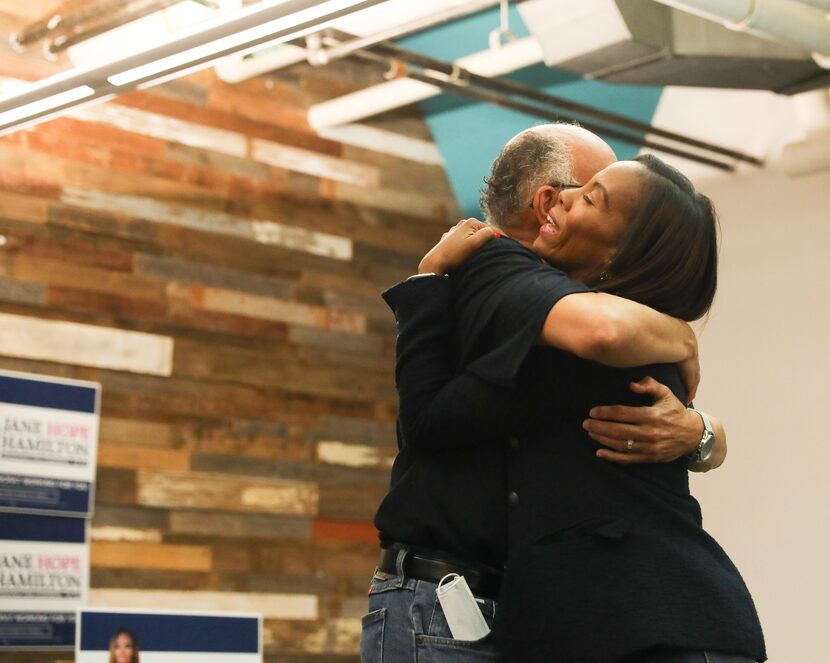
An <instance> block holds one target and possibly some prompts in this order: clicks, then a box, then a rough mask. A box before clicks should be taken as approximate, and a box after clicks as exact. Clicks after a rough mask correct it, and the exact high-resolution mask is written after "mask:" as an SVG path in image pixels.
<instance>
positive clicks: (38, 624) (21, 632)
mask: <svg viewBox="0 0 830 663" xmlns="http://www.w3.org/2000/svg"><path fill="white" fill-rule="evenodd" d="M88 589H89V545H88V541H87V521H86V520H83V519H81V518H63V517H55V516H35V515H28V514H19V513H0V606H2V612H0V648H7V649H47V648H59V649H72V648H73V647H74V645H75V626H76V624H75V611H76V610H77V609H78V608H79V607H80V606H82V605H83V604H84V603H85V602H86V598H87V593H88Z"/></svg>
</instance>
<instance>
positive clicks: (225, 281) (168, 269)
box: [135, 253, 293, 299]
mask: <svg viewBox="0 0 830 663" xmlns="http://www.w3.org/2000/svg"><path fill="white" fill-rule="evenodd" d="M135 273H136V274H137V275H139V276H152V277H156V278H161V279H166V280H170V281H180V282H182V283H191V284H198V285H202V286H211V287H215V288H224V289H226V290H239V291H242V292H248V293H250V294H253V295H263V296H267V297H279V298H282V299H285V298H288V297H290V296H291V295H292V292H293V283H292V282H291V281H290V280H289V279H286V278H278V277H272V276H263V275H260V274H251V273H250V272H244V271H241V270H238V269H228V268H224V267H221V266H218V265H214V264H207V263H196V262H193V261H190V260H181V259H178V258H171V257H168V256H157V255H149V254H145V253H139V254H137V255H136V256H135Z"/></svg>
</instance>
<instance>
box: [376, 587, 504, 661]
mask: <svg viewBox="0 0 830 663" xmlns="http://www.w3.org/2000/svg"><path fill="white" fill-rule="evenodd" d="M437 588H438V585H437V584H436V583H432V582H426V581H423V580H415V579H414V578H406V577H404V576H403V575H390V574H386V573H382V572H377V573H375V576H374V577H373V578H372V584H371V587H370V588H369V612H368V613H367V614H366V615H364V617H363V631H362V633H361V636H360V660H361V663H416V661H417V663H494V662H495V661H498V660H499V659H498V657H497V656H496V652H495V650H494V649H493V645H492V634H490V635H486V636H485V637H483V638H482V639H481V640H474V641H470V640H455V639H453V637H452V635H451V634H450V629H449V626H448V625H447V620H446V619H445V617H444V612H443V610H441V604H440V603H439V602H438V597H437V595H436V593H435V590H436V589H437ZM476 600H477V601H478V604H479V607H480V608H481V613H482V614H483V615H484V618H485V620H487V623H488V624H489V625H490V626H491V627H492V625H493V617H494V615H495V613H496V602H495V601H492V600H490V599H479V598H477V599H476Z"/></svg>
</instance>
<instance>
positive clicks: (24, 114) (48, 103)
mask: <svg viewBox="0 0 830 663" xmlns="http://www.w3.org/2000/svg"><path fill="white" fill-rule="evenodd" d="M93 94H95V90H93V89H92V88H91V87H89V85H79V86H78V87H75V88H72V89H71V90H67V91H66V92H58V94H53V95H52V96H49V97H45V98H43V99H38V100H37V101H32V102H29V103H28V104H23V105H22V106H18V107H17V108H12V109H11V110H7V111H5V112H4V113H0V127H2V126H5V125H7V124H11V123H13V122H19V121H20V120H24V119H26V118H29V117H33V116H35V115H40V114H41V113H45V112H46V111H50V110H52V109H53V108H57V107H59V106H65V105H66V104H71V103H73V102H76V101H80V100H81V99H86V98H87V97H91V96H92V95H93Z"/></svg>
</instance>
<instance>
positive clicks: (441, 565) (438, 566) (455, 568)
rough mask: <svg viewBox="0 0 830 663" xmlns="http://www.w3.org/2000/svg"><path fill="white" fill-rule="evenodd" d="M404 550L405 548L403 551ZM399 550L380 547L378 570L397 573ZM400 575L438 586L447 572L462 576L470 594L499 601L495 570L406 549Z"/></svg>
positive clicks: (500, 575)
mask: <svg viewBox="0 0 830 663" xmlns="http://www.w3.org/2000/svg"><path fill="white" fill-rule="evenodd" d="M404 550H405V549H404ZM400 551H401V548H381V549H380V561H379V562H378V571H383V572H384V573H389V574H391V575H397V574H398V565H397V562H398V553H399V552H400ZM403 573H404V576H405V577H407V578H414V579H415V580H425V581H427V582H434V583H438V582H440V581H441V578H443V577H444V576H445V575H447V574H448V573H457V574H458V575H461V576H464V579H465V580H466V581H467V585H469V587H470V591H471V592H472V593H473V594H475V595H476V596H479V597H482V598H486V599H494V600H495V599H498V597H499V588H500V587H501V578H502V573H501V571H498V570H496V569H491V568H488V567H486V566H479V565H464V564H458V563H456V562H450V561H447V560H444V559H439V558H437V557H431V556H429V555H427V554H425V553H422V552H412V551H411V550H406V556H405V557H404V561H403Z"/></svg>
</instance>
